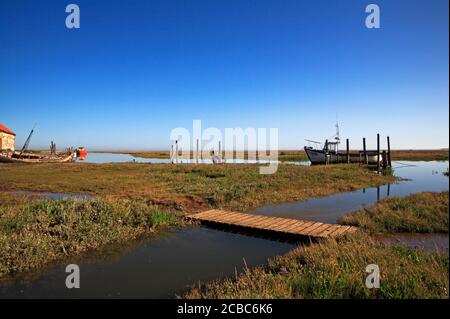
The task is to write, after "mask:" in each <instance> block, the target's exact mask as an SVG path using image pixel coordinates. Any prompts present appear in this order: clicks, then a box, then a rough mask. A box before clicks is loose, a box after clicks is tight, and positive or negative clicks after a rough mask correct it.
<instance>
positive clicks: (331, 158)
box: [305, 124, 383, 165]
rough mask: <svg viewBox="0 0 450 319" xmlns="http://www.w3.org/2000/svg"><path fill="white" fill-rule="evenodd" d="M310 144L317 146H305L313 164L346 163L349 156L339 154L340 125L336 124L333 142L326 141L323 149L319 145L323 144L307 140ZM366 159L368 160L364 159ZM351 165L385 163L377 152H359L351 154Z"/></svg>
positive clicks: (343, 153) (342, 153) (344, 153)
mask: <svg viewBox="0 0 450 319" xmlns="http://www.w3.org/2000/svg"><path fill="white" fill-rule="evenodd" d="M306 141H308V142H309V143H310V144H311V143H312V144H315V145H316V147H313V146H305V152H306V155H307V156H308V159H309V161H310V162H311V164H314V165H316V164H331V163H346V162H347V154H346V152H339V144H340V142H341V139H340V137H339V125H338V124H336V134H335V136H334V137H333V139H332V140H331V141H329V140H326V141H325V143H324V146H323V148H318V147H317V146H318V145H321V144H322V143H320V142H316V141H312V140H306ZM364 157H366V159H365V158H364ZM349 161H350V163H367V164H369V165H377V164H378V161H379V162H380V163H383V156H382V155H381V154H380V155H378V154H377V151H366V152H365V153H364V152H363V151H357V152H349Z"/></svg>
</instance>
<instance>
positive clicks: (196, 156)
mask: <svg viewBox="0 0 450 319" xmlns="http://www.w3.org/2000/svg"><path fill="white" fill-rule="evenodd" d="M196 149H197V152H196V154H195V158H196V161H197V164H198V139H197V146H196Z"/></svg>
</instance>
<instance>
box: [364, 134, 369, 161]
mask: <svg viewBox="0 0 450 319" xmlns="http://www.w3.org/2000/svg"><path fill="white" fill-rule="evenodd" d="M363 154H364V164H366V165H367V164H369V163H368V159H367V149H366V138H365V137H363Z"/></svg>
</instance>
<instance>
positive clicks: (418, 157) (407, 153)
mask: <svg viewBox="0 0 450 319" xmlns="http://www.w3.org/2000/svg"><path fill="white" fill-rule="evenodd" d="M114 153H115V154H130V155H131V156H134V157H141V158H167V159H168V158H170V153H169V152H168V151H160V152H158V151H147V152H145V151H144V152H114ZM222 155H226V156H228V157H230V158H231V156H234V158H239V159H247V158H248V153H247V152H227V154H222ZM391 156H392V159H393V160H396V161H400V160H401V161H448V159H449V152H448V150H393V151H392V152H391ZM191 158H194V155H193V152H191ZM278 160H280V161H282V162H284V161H286V162H303V161H308V157H307V156H306V153H305V151H303V150H280V151H278Z"/></svg>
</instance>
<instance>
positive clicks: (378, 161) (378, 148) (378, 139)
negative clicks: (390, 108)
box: [377, 134, 380, 172]
mask: <svg viewBox="0 0 450 319" xmlns="http://www.w3.org/2000/svg"><path fill="white" fill-rule="evenodd" d="M377 170H378V172H380V134H377Z"/></svg>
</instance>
